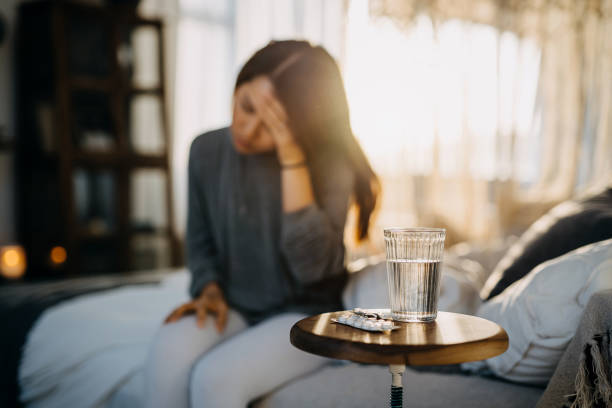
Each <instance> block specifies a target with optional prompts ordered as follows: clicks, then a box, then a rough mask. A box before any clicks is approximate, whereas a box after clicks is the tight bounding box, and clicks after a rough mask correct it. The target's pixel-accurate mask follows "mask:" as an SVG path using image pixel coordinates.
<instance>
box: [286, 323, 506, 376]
mask: <svg viewBox="0 0 612 408" xmlns="http://www.w3.org/2000/svg"><path fill="white" fill-rule="evenodd" d="M343 313H346V312H333V313H324V314H320V315H316V316H311V317H307V318H305V319H302V320H300V321H299V322H297V323H296V324H295V325H293V327H292V328H291V334H290V339H291V344H293V345H294V346H295V347H297V348H299V349H301V350H304V351H307V352H309V353H313V354H317V355H320V356H325V357H332V358H337V359H341V360H351V361H355V362H359V363H372V364H406V365H414V366H418V365H445V364H458V363H464V362H467V361H477V360H484V359H487V358H490V357H495V356H497V355H499V354H501V353H503V352H504V351H506V349H507V348H508V335H507V334H506V331H505V330H504V329H503V328H501V327H500V326H498V325H497V324H496V323H493V322H491V321H489V320H486V319H483V318H480V317H476V316H469V315H464V314H459V313H449V312H438V317H437V319H436V320H435V321H433V322H428V323H404V322H394V323H395V324H396V325H399V326H401V327H400V328H399V329H395V330H393V331H391V332H390V333H381V332H369V331H365V330H360V329H356V328H353V327H350V326H346V325H344V324H339V323H334V322H332V321H331V319H332V318H337V317H338V316H340V315H342V314H343Z"/></svg>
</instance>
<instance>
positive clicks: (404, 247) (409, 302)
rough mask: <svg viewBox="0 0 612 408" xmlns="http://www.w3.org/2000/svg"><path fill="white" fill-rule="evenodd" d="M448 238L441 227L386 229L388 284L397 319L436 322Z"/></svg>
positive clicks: (393, 314)
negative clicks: (445, 246) (443, 260)
mask: <svg viewBox="0 0 612 408" xmlns="http://www.w3.org/2000/svg"><path fill="white" fill-rule="evenodd" d="M445 238H446V230H444V229H442V228H386V229H385V247H386V250H387V284H388V287H389V301H390V303H391V316H392V317H393V319H394V320H399V321H403V322H427V321H433V320H435V319H436V317H437V315H438V294H439V291H440V274H441V268H440V264H441V263H442V257H443V253H444V239H445Z"/></svg>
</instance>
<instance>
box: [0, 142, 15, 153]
mask: <svg viewBox="0 0 612 408" xmlns="http://www.w3.org/2000/svg"><path fill="white" fill-rule="evenodd" d="M14 147H15V144H14V143H13V141H12V140H0V152H8V151H11V150H13V148H14Z"/></svg>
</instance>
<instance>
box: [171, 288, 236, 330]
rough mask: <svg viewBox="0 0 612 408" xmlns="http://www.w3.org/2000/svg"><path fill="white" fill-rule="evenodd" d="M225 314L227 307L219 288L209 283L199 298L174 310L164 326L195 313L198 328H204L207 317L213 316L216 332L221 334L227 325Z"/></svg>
mask: <svg viewBox="0 0 612 408" xmlns="http://www.w3.org/2000/svg"><path fill="white" fill-rule="evenodd" d="M227 312H228V307H227V303H226V302H225V298H224V297H223V292H222V291H221V288H220V287H219V285H218V284H217V283H216V282H210V283H209V284H208V285H206V286H204V289H202V292H201V293H200V296H199V297H197V298H196V299H194V300H192V301H190V302H187V303H184V304H182V305H181V306H179V307H177V308H176V309H174V310H173V311H172V312H171V313H170V314H169V315H168V317H166V320H164V324H167V323H173V322H176V321H177V320H179V319H180V318H182V317H183V316H185V315H188V314H192V313H195V315H196V317H197V322H198V326H199V327H204V323H205V322H206V317H207V315H208V314H214V315H216V318H217V319H216V326H217V331H218V332H219V333H223V330H225V325H226V323H227Z"/></svg>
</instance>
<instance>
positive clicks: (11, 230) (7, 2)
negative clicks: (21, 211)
mask: <svg viewBox="0 0 612 408" xmlns="http://www.w3.org/2000/svg"><path fill="white" fill-rule="evenodd" d="M17 3H19V0H2V1H1V2H0V13H1V14H2V16H3V17H4V19H5V23H6V25H7V27H6V32H5V38H4V41H3V42H2V44H1V45H0V132H2V136H4V137H8V139H9V140H10V139H12V138H13V136H14V134H15V132H14V131H15V120H14V103H13V102H14V94H13V84H14V81H13V80H12V72H13V34H14V28H15V18H16V11H17V10H16V7H17ZM13 201H14V200H13V155H12V153H11V151H7V150H0V245H2V244H6V243H10V242H12V241H14V239H15V220H14V215H13Z"/></svg>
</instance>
